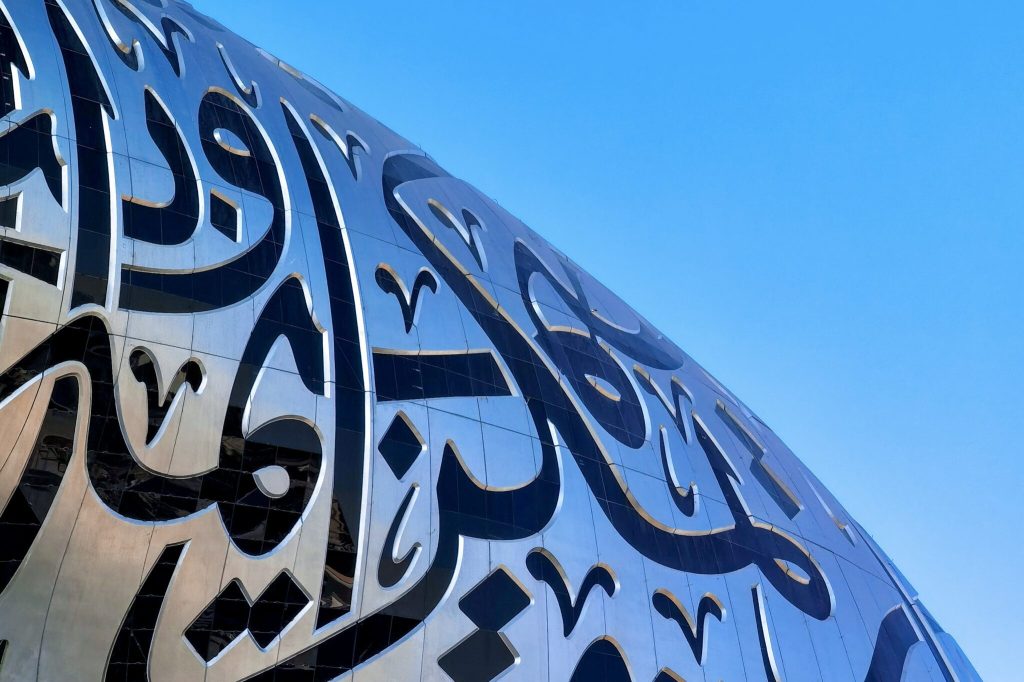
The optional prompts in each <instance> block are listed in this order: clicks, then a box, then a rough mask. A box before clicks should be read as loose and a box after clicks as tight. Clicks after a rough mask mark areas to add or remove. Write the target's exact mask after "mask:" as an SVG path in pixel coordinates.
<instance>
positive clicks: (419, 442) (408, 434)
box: [377, 412, 424, 478]
mask: <svg viewBox="0 0 1024 682" xmlns="http://www.w3.org/2000/svg"><path fill="white" fill-rule="evenodd" d="M423 446H424V441H423V438H422V437H421V436H420V434H419V433H418V432H417V431H416V428H415V427H414V426H413V425H412V423H411V422H410V421H409V417H408V416H406V414H405V413H404V412H399V413H398V414H396V415H395V418H394V419H393V420H392V421H391V426H389V427H388V430H387V431H385V432H384V437H383V438H381V439H380V445H378V446H377V450H378V451H379V452H380V454H381V455H382V456H383V457H384V461H385V462H387V463H388V466H389V467H391V471H392V472H393V473H394V474H395V477H396V478H402V477H403V476H405V475H406V474H407V473H408V472H409V468H410V467H412V465H413V463H414V462H415V461H416V458H417V457H419V456H420V453H421V452H423Z"/></svg>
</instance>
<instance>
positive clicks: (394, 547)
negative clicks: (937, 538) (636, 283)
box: [0, 0, 977, 682]
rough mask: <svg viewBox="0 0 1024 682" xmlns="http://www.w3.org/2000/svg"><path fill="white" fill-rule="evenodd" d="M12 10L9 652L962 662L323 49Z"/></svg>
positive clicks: (18, 674)
mask: <svg viewBox="0 0 1024 682" xmlns="http://www.w3.org/2000/svg"><path fill="white" fill-rule="evenodd" d="M0 48H2V49H0V60H2V61H0V72H2V74H0V75H2V80H0V84H2V87H0V96H2V103H0V113H2V115H3V119H2V120H3V124H2V127H0V150H2V156H0V176H2V177H0V185H2V194H0V225H2V228H0V294H2V298H3V301H4V308H3V321H2V330H0V331H2V338H0V368H2V369H0V401H2V402H0V434H2V438H0V652H2V654H0V655H2V659H0V679H3V680H25V679H40V680H70V679H75V680H103V679H106V680H144V679H155V680H208V681H209V682H216V681H220V680H238V679H258V680H328V679H334V678H337V677H342V678H344V679H357V680H360V681H364V680H378V679H379V680H392V679H414V678H421V679H436V680H443V679H448V678H452V679H455V680H458V681H462V680H488V679H494V678H497V677H502V678H503V679H521V680H538V679H551V680H568V679H575V680H599V679H607V680H625V679H633V680H658V681H659V682H667V681H669V680H696V679H705V680H740V679H750V680H765V679H767V680H783V679H787V680H816V679H827V680H900V679H912V680H972V679H977V674H976V673H975V672H974V671H973V669H972V668H971V666H970V663H968V662H967V660H966V658H965V657H964V656H963V654H962V652H961V651H960V649H959V647H958V646H957V645H956V643H955V641H954V640H953V639H952V637H950V636H949V635H948V634H946V633H945V632H944V631H943V630H942V629H941V627H940V626H939V625H938V624H937V623H935V622H934V620H932V618H931V617H930V616H929V615H928V612H927V611H926V610H925V608H924V606H923V605H922V604H921V602H920V600H919V598H918V596H917V594H916V593H915V592H914V590H913V588H912V587H911V586H910V585H909V584H908V583H907V582H906V580H905V579H904V578H903V577H902V575H901V574H900V573H899V572H898V571H897V570H896V568H895V567H894V566H892V564H891V563H890V562H889V560H888V558H887V557H886V555H885V554H884V553H883V552H882V550H881V549H879V548H878V547H877V546H876V545H875V543H874V542H873V541H872V540H871V538H870V537H869V536H868V535H867V534H866V533H865V531H864V530H863V529H862V528H861V527H860V526H858V525H857V524H856V522H855V521H854V520H853V519H851V518H850V517H849V515H848V514H847V513H846V512H845V511H844V509H843V507H842V505H841V504H840V503H839V502H838V501H837V500H836V499H834V498H833V497H832V496H831V495H830V494H829V492H828V490H826V489H825V487H824V486H823V485H822V484H821V483H820V482H819V481H818V480H817V479H816V478H815V477H814V475H813V474H811V473H810V472H809V471H808V470H807V469H806V468H805V467H804V466H803V465H802V464H801V463H800V462H799V461H798V460H797V459H796V458H795V457H794V455H793V454H792V453H791V452H790V451H789V450H788V449H787V448H786V446H785V445H784V444H783V443H782V442H781V441H780V440H779V439H778V438H777V437H776V436H775V434H774V433H773V432H772V431H771V430H770V429H769V428H768V427H767V426H766V425H765V424H764V423H762V422H761V421H760V419H758V418H757V416H756V415H754V414H753V413H751V411H750V410H749V409H748V408H747V407H746V406H745V405H744V404H743V403H742V402H740V401H739V400H738V399H737V398H736V397H735V396H733V395H732V394H731V393H730V392H729V391H727V390H726V389H725V388H724V387H722V386H721V385H720V384H719V383H718V382H717V381H715V380H714V379H713V378H712V377H711V376H710V375H708V374H707V373H706V372H705V371H704V370H703V369H701V367H700V366H699V365H698V364H697V363H696V362H695V361H693V360H692V359H691V358H690V357H689V356H688V355H686V354H685V353H684V352H683V351H681V350H680V349H679V348H678V347H676V346H675V345H674V344H673V343H672V342H670V341H669V340H667V339H665V338H664V337H663V336H661V334H660V333H659V332H658V331H657V330H656V329H654V328H653V327H652V326H651V325H650V324H649V323H647V322H646V321H645V320H643V319H642V318H641V317H640V316H639V315H637V314H636V313H635V312H634V311H633V310H631V309H630V308H629V307H628V306H627V305H625V304H624V303H623V302H622V301H621V300H620V299H618V298H617V297H616V296H615V295H614V294H613V293H612V292H610V291H608V290H607V289H606V288H604V287H603V286H602V285H601V284H600V283H599V282H597V281H595V280H594V279H593V278H592V277H590V276H589V275H588V274H587V273H585V272H583V271H582V270H581V269H580V268H579V267H578V266H576V265H575V264H574V263H573V262H572V261H571V260H569V259H568V258H566V257H565V256H564V255H563V254H561V253H560V252H558V251H557V250H555V249H554V248H552V247H551V246H550V245H549V244H548V243H547V242H545V241H544V240H543V239H542V238H540V237H539V236H537V235H536V234H535V233H533V232H532V231H531V230H530V229H529V228H527V227H526V226H525V225H523V224H522V223H520V222H519V221H518V220H516V219H515V217H513V216H511V215H509V214H508V213H506V212H505V211H504V210H502V209H501V207H499V206H498V205H497V204H495V203H494V202H493V201H491V200H490V199H488V198H487V197H485V196H483V195H481V194H480V193H479V192H477V191H476V190H475V189H473V187H472V186H470V185H469V184H467V183H465V182H463V181H461V180H459V179H457V178H454V177H452V176H450V175H449V174H448V173H446V172H445V171H444V170H443V169H442V168H440V167H438V166H437V165H436V164H435V163H434V162H433V161H432V160H431V159H430V157H429V156H427V155H426V154H424V153H423V152H422V151H420V150H419V149H416V148H415V147H414V146H413V145H411V144H410V143H409V142H407V141H406V140H404V139H403V138H401V137H400V136H398V135H396V134H395V133H393V132H391V131H390V130H388V129H386V128H385V127H383V126H382V125H380V124H379V123H378V122H377V121H375V120H374V119H372V118H370V117H369V116H367V115H365V114H364V113H362V112H361V111H359V110H358V109H356V108H355V107H354V106H352V105H351V104H349V103H348V102H346V101H345V100H343V99H341V98H340V97H338V96H336V95H335V94H333V93H331V92H328V91H326V90H325V89H324V88H323V87H321V86H320V85H319V84H318V83H317V82H316V81H315V80H313V79H312V78H310V77H308V76H306V75H304V74H302V73H299V72H298V71H296V70H295V69H293V68H292V67H290V66H288V65H287V64H285V63H283V62H281V61H279V60H277V59H276V58H275V57H273V56H272V55H269V54H267V53H266V52H263V51H261V50H259V49H257V48H254V47H253V46H252V45H251V44H250V43H248V42H246V41H244V40H243V39H241V38H239V37H237V36H235V35H234V34H232V33H230V32H228V31H227V30H226V29H224V28H223V27H222V26H221V25H220V24H219V23H217V22H216V21H213V20H211V19H209V18H206V17H204V16H202V15H201V14H199V13H198V12H196V11H195V10H194V9H192V8H191V7H190V6H188V5H185V4H181V3H176V2H166V1H165V0H0Z"/></svg>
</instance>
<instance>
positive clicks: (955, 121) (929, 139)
mask: <svg viewBox="0 0 1024 682" xmlns="http://www.w3.org/2000/svg"><path fill="white" fill-rule="evenodd" d="M193 3H194V4H195V6H196V7H197V8H199V9H201V10H204V11H206V12H207V13H209V14H211V15H213V16H215V17H217V18H218V19H220V20H221V21H222V22H223V23H225V24H226V25H227V26H229V27H230V28H232V29H234V30H236V31H238V32H239V33H241V34H242V35H244V36H245V37H247V38H249V39H250V40H252V41H253V42H254V43H256V44H258V45H261V46H263V47H266V48H267V49H268V50H270V51H271V52H273V53H274V54H276V55H277V56H278V57H280V58H282V59H284V60H285V61H288V62H290V63H293V64H294V65H295V66H297V67H299V68H301V69H303V70H304V71H307V72H309V73H310V74H311V75H313V76H315V77H316V78H318V79H319V80H321V81H322V82H324V83H325V84H326V85H328V86H329V87H331V88H332V89H334V90H336V91H338V92H339V94H341V95H342V96H344V97H345V98H346V99H348V100H350V101H351V102H353V103H354V104H356V105H358V106H359V107H361V108H363V109H364V110H366V111H367V112H369V113H370V114H372V115H374V116H375V117H377V118H379V119H380V120H381V121H382V122H384V123H385V124H387V125H389V126H391V127H392V128H394V129H395V130H397V131H398V132H399V133H401V134H403V135H405V136H406V137H408V138H409V139H411V140H412V141H414V142H416V143H417V144H419V145H421V146H422V147H423V148H424V149H426V150H427V151H429V152H430V153H431V154H432V155H433V156H434V157H435V158H436V159H437V160H438V161H439V162H440V163H441V164H442V165H443V166H445V167H446V168H447V169H448V170H449V171H451V172H452V173H454V174H455V175H458V176H460V177H463V178H465V179H467V180H469V181H470V182H472V183H473V184H475V185H476V186H477V187H479V188H480V189H482V190H483V191H484V192H486V193H488V194H490V195H491V196H492V197H494V198H495V199H496V200H497V201H499V202H500V203H501V204H502V205H503V206H505V207H506V208H507V209H509V210H510V211H511V212H512V213H514V214H516V215H518V216H519V217H520V218H522V219H523V220H524V221H525V222H526V223H528V224H530V225H531V226H532V227H533V228H534V229H536V230H537V231H538V232H540V233H541V234H542V235H544V236H546V237H547V238H548V239H550V240H551V241H552V242H553V243H554V244H555V245H556V246H559V247H560V248H562V249H563V250H564V251H566V252H567V253H568V254H569V255H570V256H572V257H573V258H574V259H575V260H576V261H577V262H579V263H580V264H581V265H583V266H584V267H585V268H587V269H588V270H590V271H591V272H592V273H593V274H594V275H595V276H597V277H598V279H600V280H602V281H603V282H604V283H605V284H607V285H608V286H609V287H610V288H611V289H612V290H614V291H616V292H617V293H619V294H620V295H621V296H622V297H623V298H624V299H625V300H626V301H628V302H629V303H631V304H632V305H633V306H634V307H635V308H637V309H638V310H639V311H640V312H641V313H643V314H644V315H645V316H646V317H648V318H649V319H650V320H651V321H652V322H653V323H654V324H655V325H656V326H658V327H659V328H660V329H662V330H663V331H664V332H665V333H666V334H667V335H668V336H670V337H671V338H673V339H674V340H675V341H676V342H678V343H679V344H680V345H681V346H682V347H683V348H684V349H685V350H686V351H687V352H689V353H690V354H691V355H693V356H694V357H695V358H696V359H697V360H698V361H700V362H701V363H702V364H704V366H705V367H707V368H708V369H709V370H710V371H711V372H712V373H713V374H715V375H716V376H717V377H718V378H719V379H720V380H721V381H722V382H723V383H724V384H725V385H727V386H728V387H729V388H730V389H732V390H733V391H735V392H736V393H737V394H738V395H739V396H740V397H741V398H743V399H744V400H745V401H746V402H747V403H748V404H749V405H750V406H751V407H752V408H753V409H754V410H755V411H756V412H758V413H759V414H760V415H761V416H762V417H763V418H764V419H765V421H767V422H768V423H769V424H770V425H771V426H772V427H773V428H774V429H775V431H776V432H777V433H778V434H779V435H780V436H781V437H782V438H783V439H784V440H785V441H786V442H787V443H788V444H789V445H790V447H792V448H793V450H794V451H795V452H796V453H797V455H798V456H800V457H801V458H802V459H803V460H804V461H805V462H807V464H808V465H809V466H810V467H811V469H812V470H813V471H815V472H816V473H817V474H818V475H819V476H820V477H821V478H822V479H823V480H824V482H825V483H826V484H827V485H828V486H829V487H830V488H831V490H832V491H833V492H834V493H835V494H836V496H837V497H838V498H839V499H840V500H841V501H842V502H843V503H844V504H845V506H846V507H847V508H848V509H849V510H850V512H851V513H852V514H853V515H854V516H855V517H856V518H857V519H858V520H859V521H860V522H861V523H862V524H863V525H864V526H865V527H866V528H867V529H868V530H869V531H870V532H871V533H872V534H873V535H874V536H875V538H876V539H877V540H878V541H879V542H880V543H881V545H882V546H883V547H884V548H885V549H886V550H887V551H888V552H889V554H890V555H891V556H892V557H893V558H894V560H895V561H896V563H897V565H899V566H900V568H901V569H902V570H903V572H904V573H905V574H906V575H907V576H908V578H909V579H910V580H911V581H912V582H913V583H914V584H915V586H916V587H917V589H918V590H919V591H920V592H921V594H922V596H923V598H924V601H925V603H926V604H927V606H928V608H929V609H930V610H931V611H932V612H933V613H934V614H935V615H936V617H937V618H938V619H939V621H940V622H941V623H942V624H943V625H944V626H945V628H946V629H947V630H949V631H950V632H951V633H952V634H953V635H954V636H956V637H957V638H958V640H959V641H960V643H961V645H962V646H963V648H964V650H965V651H966V652H967V654H968V656H970V657H971V658H972V659H973V661H974V663H975V665H976V666H977V668H978V671H979V673H981V675H982V676H983V677H984V678H985V679H986V680H989V681H993V680H1015V679H1020V675H1021V673H1020V671H1021V670H1022V669H1024V597H1022V592H1024V586H1022V580H1021V578H1022V572H1024V550H1022V544H1024V531H1022V530H1021V526H1020V520H1019V517H1020V509H1021V499H1022V498H1024V451H1022V443H1024V399H1022V397H1021V395H1022V393H1021V384H1022V382H1024V302H1022V300H1021V297H1022V295H1024V264H1022V262H1021V261H1022V260H1024V4H1022V3H1020V2H991V3H984V5H983V6H982V3H963V4H960V3H957V4H958V5H959V7H952V6H951V5H952V4H953V3H943V2H934V1H933V2H902V3H873V2H859V3H841V6H840V3H810V2H808V3H745V4H743V5H742V6H741V5H739V4H732V3H725V2H700V3H697V2H692V3H691V2H683V1H682V0H676V1H672V2H667V1H666V2H654V1H653V0H652V1H646V0H644V1H639V2H616V3H600V2H594V1H587V2H583V1H576V0H545V1H538V0H515V1H507V2H501V3H499V2H493V1H486V0H484V1H481V0H466V1H460V2H422V1H418V2H407V1H404V0H390V1H389V2H386V3H382V2H372V1H369V0H362V1H353V0H345V1H339V0H288V2H281V0H246V2H244V3H242V2H239V1H238V0H193ZM897 5H898V6H897ZM243 8H244V9H243Z"/></svg>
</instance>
